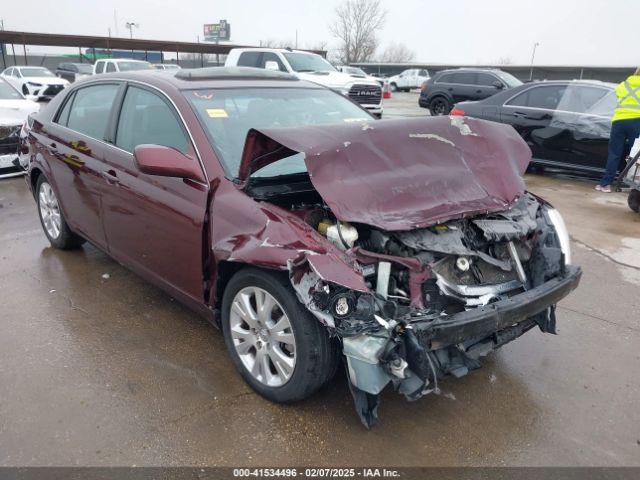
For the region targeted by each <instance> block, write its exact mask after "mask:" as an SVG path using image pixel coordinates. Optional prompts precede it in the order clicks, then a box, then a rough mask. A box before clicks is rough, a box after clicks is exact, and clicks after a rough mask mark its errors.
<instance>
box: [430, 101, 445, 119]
mask: <svg viewBox="0 0 640 480" xmlns="http://www.w3.org/2000/svg"><path fill="white" fill-rule="evenodd" d="M445 110H446V104H445V102H444V101H443V100H435V101H434V102H433V113H434V114H435V115H444V114H445Z"/></svg>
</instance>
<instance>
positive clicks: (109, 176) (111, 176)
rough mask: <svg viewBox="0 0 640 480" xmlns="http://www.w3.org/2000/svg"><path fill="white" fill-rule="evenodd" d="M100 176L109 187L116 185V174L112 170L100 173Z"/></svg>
mask: <svg viewBox="0 0 640 480" xmlns="http://www.w3.org/2000/svg"><path fill="white" fill-rule="evenodd" d="M102 176H103V177H104V179H105V180H106V181H107V183H110V184H111V185H115V184H116V183H118V174H117V173H116V171H115V170H113V169H109V170H105V171H104V172H102Z"/></svg>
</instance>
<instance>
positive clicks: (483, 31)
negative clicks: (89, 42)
mask: <svg viewBox="0 0 640 480" xmlns="http://www.w3.org/2000/svg"><path fill="white" fill-rule="evenodd" d="M0 1H1V2H2V4H3V7H2V8H0V18H2V20H3V21H4V27H5V29H6V30H24V31H33V32H48V33H69V34H85V35H107V33H108V29H109V28H111V32H112V35H114V36H115V34H116V24H115V20H114V9H115V11H116V12H117V29H118V34H119V36H128V33H129V32H128V31H127V30H126V29H125V27H124V24H125V22H127V21H133V22H137V23H139V24H140V28H139V29H136V30H134V36H135V37H140V38H148V39H172V40H185V41H195V40H196V36H197V35H200V36H202V25H203V24H204V23H215V22H217V21H218V20H219V19H221V18H222V19H227V20H228V21H229V23H230V24H231V33H232V37H231V40H232V41H233V42H236V43H242V44H256V45H257V44H258V42H259V41H260V40H266V39H291V40H293V39H294V38H295V35H296V29H297V30H298V44H299V46H300V47H301V48H303V47H309V48H310V47H313V46H316V45H317V44H318V42H320V41H323V40H326V41H328V42H329V48H331V45H332V44H335V40H334V39H332V38H331V34H330V32H329V29H328V25H329V24H330V22H331V21H332V18H333V17H334V9H335V6H336V5H337V4H339V3H340V0H280V1H273V0H225V1H223V0H171V1H169V0H111V1H98V0H55V1H54V0H21V1H19V2H15V1H14V2H10V1H9V0H0ZM382 4H383V5H384V8H385V9H386V10H387V19H386V23H385V26H384V28H383V29H382V30H381V31H380V32H379V38H380V41H381V44H382V45H383V46H384V45H385V44H388V43H389V42H401V43H404V44H406V45H407V46H408V47H409V48H410V49H411V50H413V51H414V52H415V60H416V61H421V62H427V63H451V64H460V63H471V64H474V63H496V62H498V61H499V60H500V59H509V60H510V61H511V62H512V63H514V64H526V65H528V64H529V62H530V61H531V51H532V48H533V44H534V43H535V42H539V43H540V45H539V47H538V49H537V52H536V57H535V63H536V64H538V65H542V64H547V65H554V64H564V65H625V66H629V65H637V64H640V58H639V57H640V54H639V52H640V34H639V33H638V28H637V27H634V26H633V25H634V23H635V19H636V16H637V13H638V9H637V6H638V0H608V1H607V0H534V1H528V0H484V1H482V0H454V1H452V0H436V1H434V0H423V1H420V0H395V1H393V0H382ZM38 48H39V47H32V48H31V49H30V50H31V51H38Z"/></svg>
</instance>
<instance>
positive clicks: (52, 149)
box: [47, 142, 58, 153]
mask: <svg viewBox="0 0 640 480" xmlns="http://www.w3.org/2000/svg"><path fill="white" fill-rule="evenodd" d="M47 149H48V150H49V151H50V152H51V153H56V152H57V151H58V145H56V143H55V142H51V143H50V144H49V145H47Z"/></svg>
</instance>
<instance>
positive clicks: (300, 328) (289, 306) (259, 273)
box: [222, 268, 340, 403]
mask: <svg viewBox="0 0 640 480" xmlns="http://www.w3.org/2000/svg"><path fill="white" fill-rule="evenodd" d="M251 286H253V287H259V288H261V289H263V290H265V291H267V292H268V293H269V294H271V295H272V296H273V297H274V298H275V299H276V301H277V302H278V303H279V304H280V306H281V307H282V310H283V311H284V313H286V315H287V316H288V317H289V321H290V323H291V330H292V333H293V335H294V338H295V343H296V361H295V366H294V369H293V373H292V374H291V377H290V378H289V380H288V381H287V382H286V383H284V385H281V386H278V387H273V386H268V385H265V384H264V383H262V382H261V381H259V380H258V379H257V378H255V377H254V376H253V375H252V374H251V373H250V372H249V370H248V369H247V367H245V365H244V364H243V362H242V360H241V359H240V357H239V355H238V352H237V351H236V347H235V346H234V343H233V338H232V336H231V332H230V328H231V327H230V311H231V305H232V302H233V299H234V298H235V296H236V294H237V293H238V292H240V290H242V289H244V288H246V287H251ZM222 332H223V334H224V341H225V343H226V345H227V349H228V350H229V355H230V356H231V360H232V361H233V364H234V366H235V367H236V370H237V371H238V373H240V375H241V376H242V378H243V379H244V380H245V381H246V382H247V383H248V384H249V385H250V386H251V388H253V389H254V390H255V391H256V392H257V393H259V394H260V395H262V396H263V397H265V398H267V399H268V400H271V401H273V402H278V403H290V402H295V401H299V400H302V399H304V398H307V397H309V396H310V395H311V394H313V393H314V392H315V391H317V390H318V389H319V388H321V387H322V386H323V385H325V384H326V383H327V382H328V381H329V380H331V379H332V378H333V376H334V375H335V372H336V369H337V367H338V363H339V361H340V350H339V344H338V341H337V339H335V338H329V335H328V331H327V329H326V327H324V326H323V325H321V324H320V322H319V320H317V319H316V318H315V317H314V316H313V315H312V314H311V313H309V311H308V310H307V309H306V308H305V307H304V306H303V305H302V304H301V303H300V302H299V301H298V299H297V298H296V295H295V293H294V292H293V287H292V286H291V284H290V283H289V279H288V278H287V277H286V276H285V275H283V274H280V273H277V272H269V271H265V270H260V269H257V268H245V269H243V270H240V271H239V272H238V273H236V274H235V275H234V276H233V277H232V278H231V280H230V281H229V283H228V284H227V286H226V288H225V290H224V294H223V297H222Z"/></svg>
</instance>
